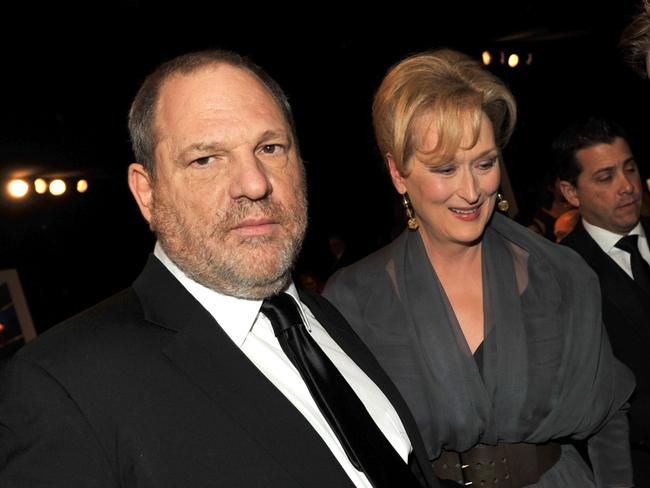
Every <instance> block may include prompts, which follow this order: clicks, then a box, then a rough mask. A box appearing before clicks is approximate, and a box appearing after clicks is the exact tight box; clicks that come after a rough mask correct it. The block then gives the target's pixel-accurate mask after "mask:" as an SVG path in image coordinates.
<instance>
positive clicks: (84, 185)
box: [77, 180, 88, 193]
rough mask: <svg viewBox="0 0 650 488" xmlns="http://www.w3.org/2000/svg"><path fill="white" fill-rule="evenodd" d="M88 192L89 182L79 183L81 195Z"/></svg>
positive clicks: (78, 188) (78, 189) (78, 187)
mask: <svg viewBox="0 0 650 488" xmlns="http://www.w3.org/2000/svg"><path fill="white" fill-rule="evenodd" d="M86 190H88V182H87V181H86V180H79V181H77V191H78V192H79V193H86Z"/></svg>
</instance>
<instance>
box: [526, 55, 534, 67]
mask: <svg viewBox="0 0 650 488" xmlns="http://www.w3.org/2000/svg"><path fill="white" fill-rule="evenodd" d="M526 64H527V65H528V66H530V65H531V64H533V53H528V57H527V58H526Z"/></svg>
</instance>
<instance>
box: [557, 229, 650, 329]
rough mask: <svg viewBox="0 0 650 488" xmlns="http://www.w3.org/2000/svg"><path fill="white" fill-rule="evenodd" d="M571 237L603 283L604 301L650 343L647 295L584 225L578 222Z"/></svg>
mask: <svg viewBox="0 0 650 488" xmlns="http://www.w3.org/2000/svg"><path fill="white" fill-rule="evenodd" d="M574 234H575V235H574ZM571 236H572V239H571V240H570V242H569V243H568V245H569V246H570V247H572V248H573V249H575V250H576V251H578V253H579V254H580V255H581V256H582V257H583V258H584V260H585V261H586V262H587V264H589V265H590V266H591V268H592V269H593V270H594V271H595V272H596V274H597V275H598V277H599V279H600V288H601V290H602V295H603V301H606V302H609V303H610V304H611V306H613V307H615V308H616V309H617V310H619V312H620V313H621V314H622V315H623V316H625V317H626V318H627V321H628V322H629V324H630V325H631V327H634V328H635V329H636V331H637V332H638V333H639V334H640V335H641V336H642V337H646V338H648V339H650V328H649V327H648V320H649V319H648V317H650V301H649V299H648V296H647V294H646V293H645V292H644V291H643V290H642V289H641V287H640V286H639V285H638V284H637V283H636V282H635V281H634V280H633V279H632V278H630V277H629V276H628V274H627V273H626V272H625V271H623V270H622V269H621V267H620V266H619V265H618V264H616V262H615V261H614V260H613V259H612V258H610V257H609V256H608V255H607V254H606V253H605V252H604V251H603V250H602V249H601V248H600V246H599V245H598V244H597V243H596V241H594V240H593V238H592V237H591V236H590V235H589V234H588V233H587V231H586V230H585V228H584V226H583V225H582V222H578V225H577V226H576V229H575V230H574V232H573V233H572V234H571Z"/></svg>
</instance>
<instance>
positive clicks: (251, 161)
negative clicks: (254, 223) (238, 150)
mask: <svg viewBox="0 0 650 488" xmlns="http://www.w3.org/2000/svg"><path fill="white" fill-rule="evenodd" d="M230 178H231V181H230V197H231V198H232V199H234V200H237V199H239V198H247V199H249V200H261V199H263V198H265V197H267V196H268V195H270V194H271V192H272V191H273V186H272V185H271V180H270V179H269V175H268V173H267V168H266V167H265V166H264V164H263V163H262V161H260V160H259V159H258V158H257V156H256V155H255V154H248V155H244V156H241V157H238V158H236V159H235V160H233V161H232V170H231V174H230Z"/></svg>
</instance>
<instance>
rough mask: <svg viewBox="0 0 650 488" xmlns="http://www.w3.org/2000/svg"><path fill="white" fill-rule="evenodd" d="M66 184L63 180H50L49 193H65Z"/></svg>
mask: <svg viewBox="0 0 650 488" xmlns="http://www.w3.org/2000/svg"><path fill="white" fill-rule="evenodd" d="M65 190H66V186H65V181H63V180H52V181H50V193H51V194H52V195H54V196H56V197H58V196H59V195H63V194H64V193H65Z"/></svg>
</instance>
